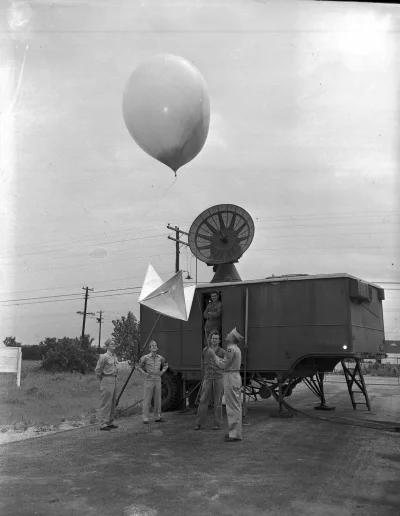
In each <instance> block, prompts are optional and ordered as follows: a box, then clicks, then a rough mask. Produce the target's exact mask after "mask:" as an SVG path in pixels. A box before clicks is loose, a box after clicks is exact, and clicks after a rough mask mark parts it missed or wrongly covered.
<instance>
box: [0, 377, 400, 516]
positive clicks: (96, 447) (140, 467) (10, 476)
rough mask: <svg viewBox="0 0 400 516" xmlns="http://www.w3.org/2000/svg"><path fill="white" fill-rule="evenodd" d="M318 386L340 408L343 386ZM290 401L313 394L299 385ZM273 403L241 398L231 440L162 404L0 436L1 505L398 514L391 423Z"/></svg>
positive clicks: (196, 513) (68, 513) (397, 449)
mask: <svg viewBox="0 0 400 516" xmlns="http://www.w3.org/2000/svg"><path fill="white" fill-rule="evenodd" d="M327 387H328V390H329V391H330V392H329V397H330V398H331V399H332V398H333V399H334V400H335V403H337V410H336V412H337V414H336V416H340V415H343V414H345V415H346V414H348V413H349V412H348V411H349V408H348V407H349V401H348V395H346V392H345V390H344V388H343V386H327ZM377 389H379V388H377ZM389 394H390V396H389V395H388V391H387V390H381V391H378V392H377V393H376V392H374V393H371V398H372V399H373V403H374V405H375V412H373V413H372V416H371V415H368V414H367V416H368V417H375V418H376V417H377V416H379V417H382V416H383V413H381V412H380V410H381V409H380V407H382V406H383V407H384V409H383V412H388V410H389V409H390V410H397V408H398V405H399V398H400V397H399V390H398V389H397V390H392V391H390V392H389ZM390 397H391V398H392V399H393V400H395V401H392V402H390V403H389V405H384V400H387V399H389V398H390ZM380 401H381V403H380ZM291 402H292V403H293V404H295V405H296V406H298V407H300V408H302V409H304V410H305V411H307V410H308V411H310V407H311V409H312V405H313V404H315V400H314V398H313V397H312V396H311V395H310V394H309V393H308V391H307V390H305V389H299V391H298V392H297V393H294V394H293V396H292V398H291ZM377 408H378V410H377ZM346 411H347V412H346ZM271 412H276V405H275V404H274V403H273V402H272V400H268V401H265V402H263V403H260V404H258V405H257V406H255V407H254V408H252V409H250V410H249V422H250V425H249V426H246V427H245V430H244V433H245V435H244V440H243V441H242V442H240V443H224V442H223V441H222V439H223V434H224V431H220V432H216V431H213V430H211V429H205V430H202V431H200V432H194V431H193V430H192V426H193V424H194V415H192V414H189V415H179V414H177V413H173V414H172V413H170V414H167V415H166V416H167V418H168V421H167V423H166V424H164V425H160V424H158V425H156V424H154V423H152V424H150V425H148V426H144V425H142V424H141V421H140V418H138V417H133V418H129V419H123V420H121V422H120V424H121V426H120V428H119V429H118V430H114V431H113V432H107V433H106V432H100V431H99V430H98V428H97V427H87V428H83V429H78V430H74V431H69V432H63V433H59V434H53V435H49V436H45V437H40V438H37V439H30V440H27V441H21V442H16V443H10V444H7V445H3V446H1V447H0V453H1V454H2V459H1V463H2V464H3V466H2V468H3V475H2V483H1V502H0V514H2V515H4V516H32V515H40V516H42V515H43V516H47V515H52V516H53V515H59V516H75V515H79V516H82V515H85V516H92V515H93V516H95V515H96V516H111V515H112V516H119V515H121V516H160V515H162V516H164V515H165V516H169V515H171V516H172V515H173V516H188V515H192V516H200V515H201V516H207V515H215V516H217V515H236V514H238V515H239V514H240V515H241V516H254V515H257V516H258V515H261V516H263V515H265V516H266V515H268V516H270V515H279V516H285V515H291V516H292V515H296V516H303V515H304V516H306V515H307V516H350V515H359V516H372V515H373V516H399V514H400V490H399V485H400V434H399V433H390V432H387V431H383V430H375V429H370V428H362V427H358V426H350V425H344V424H336V423H333V422H326V421H320V420H315V419H309V418H307V417H294V418H292V419H284V420H283V419H276V418H269V417H268V415H269V414H270V413H271ZM352 414H353V413H352ZM392 415H393V414H392ZM362 416H363V417H367V416H366V415H365V413H364V414H362ZM390 416H391V414H387V417H386V419H388V418H390ZM329 417H335V416H332V413H330V415H329ZM352 417H357V415H356V416H352ZM209 423H210V427H211V423H212V421H211V418H210V421H209Z"/></svg>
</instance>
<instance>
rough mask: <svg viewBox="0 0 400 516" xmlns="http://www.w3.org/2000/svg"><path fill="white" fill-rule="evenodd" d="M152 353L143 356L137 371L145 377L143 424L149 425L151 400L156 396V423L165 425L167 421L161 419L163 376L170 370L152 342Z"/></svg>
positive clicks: (155, 344) (150, 346)
mask: <svg viewBox="0 0 400 516" xmlns="http://www.w3.org/2000/svg"><path fill="white" fill-rule="evenodd" d="M149 348H150V353H149V354H148V355H143V356H142V358H141V359H140V360H139V365H138V368H137V370H138V371H140V372H141V373H142V374H144V375H145V381H144V385H143V410H142V417H143V423H144V424H145V425H147V424H148V423H149V411H150V404H151V400H152V398H153V395H154V417H155V422H156V423H164V422H165V419H163V418H162V417H161V376H162V375H163V374H164V373H165V371H166V370H167V369H168V363H167V361H166V360H165V359H164V358H163V357H162V356H161V355H158V354H157V351H158V346H157V343H156V342H155V341H154V340H152V341H151V342H150V345H149Z"/></svg>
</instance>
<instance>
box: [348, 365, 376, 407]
mask: <svg viewBox="0 0 400 516" xmlns="http://www.w3.org/2000/svg"><path fill="white" fill-rule="evenodd" d="M354 360H355V362H356V366H355V368H354V369H349V368H348V367H347V366H346V364H345V362H344V360H341V363H342V367H343V372H344V376H345V378H346V383H347V388H348V390H349V394H350V399H351V403H352V405H353V409H354V410H356V408H357V405H366V406H367V408H368V410H371V404H370V402H369V397H368V393H367V387H366V385H365V382H364V376H363V374H362V371H361V367H360V359H359V358H355V359H354ZM357 375H358V379H357V378H356V376H357ZM354 384H355V385H356V386H357V387H358V388H359V390H358V391H353V385H354ZM354 394H363V395H364V398H365V402H364V401H363V402H361V401H355V399H354Z"/></svg>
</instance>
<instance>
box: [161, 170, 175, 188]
mask: <svg viewBox="0 0 400 516" xmlns="http://www.w3.org/2000/svg"><path fill="white" fill-rule="evenodd" d="M177 179H178V176H177V175H176V172H175V179H174V180H173V181H172V183H171V184H170V185H169V187H168V188H167V189H166V190H164V192H163V193H165V192H167V191H168V190H169V189H170V188H171V187H172V186H173V185H174V183H176V180H177Z"/></svg>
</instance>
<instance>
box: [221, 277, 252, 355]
mask: <svg viewBox="0 0 400 516" xmlns="http://www.w3.org/2000/svg"><path fill="white" fill-rule="evenodd" d="M221 291H222V294H221V302H222V345H223V347H226V343H225V338H226V335H227V334H228V333H229V332H230V331H232V330H233V328H236V329H237V331H238V332H239V333H240V334H241V335H243V337H244V334H245V327H244V325H245V321H244V315H245V314H244V311H245V294H246V292H245V288H244V287H243V286H241V285H232V286H229V287H226V288H222V289H221ZM241 348H242V346H241ZM242 353H243V349H242Z"/></svg>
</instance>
